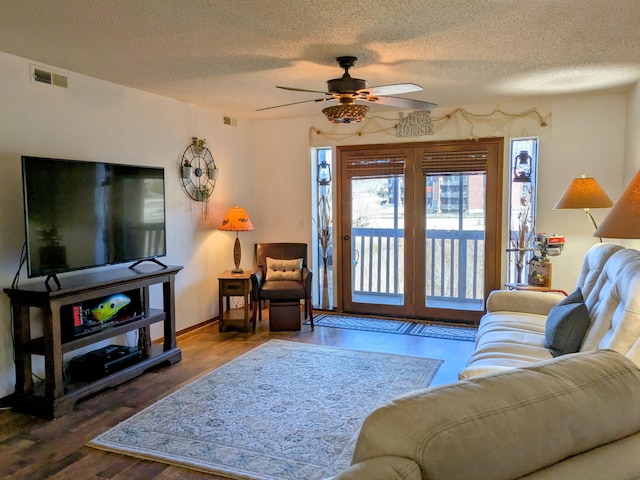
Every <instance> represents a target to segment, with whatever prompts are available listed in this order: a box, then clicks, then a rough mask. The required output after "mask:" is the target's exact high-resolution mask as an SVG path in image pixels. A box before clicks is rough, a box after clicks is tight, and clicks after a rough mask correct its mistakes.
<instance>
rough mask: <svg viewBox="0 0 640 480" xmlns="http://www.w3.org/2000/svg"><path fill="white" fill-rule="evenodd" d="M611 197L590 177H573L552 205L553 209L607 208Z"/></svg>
mask: <svg viewBox="0 0 640 480" xmlns="http://www.w3.org/2000/svg"><path fill="white" fill-rule="evenodd" d="M612 205H613V202H612V201H611V199H610V198H609V197H608V196H607V194H606V193H604V190H602V188H601V187H600V185H599V184H598V182H596V180H595V179H594V178H592V177H580V178H574V179H573V181H572V182H571V183H570V184H569V186H568V187H567V189H566V190H565V192H564V193H563V194H562V196H561V197H560V200H558V201H557V202H556V204H555V206H554V207H553V209H554V210H561V209H572V208H609V207H610V206H612Z"/></svg>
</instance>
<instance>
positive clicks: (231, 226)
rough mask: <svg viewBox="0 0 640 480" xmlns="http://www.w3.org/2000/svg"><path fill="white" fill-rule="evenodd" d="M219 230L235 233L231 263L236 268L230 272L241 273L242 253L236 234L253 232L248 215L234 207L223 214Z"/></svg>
mask: <svg viewBox="0 0 640 480" xmlns="http://www.w3.org/2000/svg"><path fill="white" fill-rule="evenodd" d="M220 230H224V231H227V232H236V241H235V243H234V244H233V262H234V263H235V265H236V268H234V269H233V270H231V273H243V272H244V271H243V270H242V269H241V268H240V259H241V257H242V251H241V248H240V239H239V238H238V232H248V231H251V230H253V224H252V223H251V219H250V218H249V214H248V213H247V211H246V210H245V209H244V208H242V207H239V206H238V205H234V206H233V207H231V208H229V210H227V213H225V215H224V218H223V219H222V224H220Z"/></svg>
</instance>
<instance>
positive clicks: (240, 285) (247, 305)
mask: <svg viewBox="0 0 640 480" xmlns="http://www.w3.org/2000/svg"><path fill="white" fill-rule="evenodd" d="M253 274H254V272H252V271H250V272H247V271H245V272H242V273H232V271H231V270H227V271H225V272H224V273H223V274H221V275H220V276H219V277H218V282H219V287H220V291H219V295H218V306H219V312H220V313H219V315H220V317H219V318H220V322H219V324H218V325H219V327H220V332H224V331H225V328H226V327H227V326H229V325H231V324H234V325H237V324H238V323H240V324H241V325H242V329H243V330H244V331H245V332H248V331H249V323H251V324H252V327H253V331H254V332H255V331H256V313H257V310H256V306H255V305H254V303H255V302H253V299H252V298H251V289H252V288H253V285H252V282H251V277H252V276H253ZM224 297H226V300H227V301H226V302H224V301H223V299H224ZM231 297H244V307H243V308H242V309H239V308H233V309H232V308H231V300H230V298H231ZM225 305H226V311H225V309H224V307H225Z"/></svg>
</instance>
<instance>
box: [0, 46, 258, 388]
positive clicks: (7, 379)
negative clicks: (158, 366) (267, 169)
mask: <svg viewBox="0 0 640 480" xmlns="http://www.w3.org/2000/svg"><path fill="white" fill-rule="evenodd" d="M0 71H2V75H1V76H0V111H1V112H2V113H1V115H0V199H1V200H0V205H1V208H0V229H1V231H2V241H1V243H0V285H1V286H2V287H3V288H4V287H9V286H10V285H11V282H12V280H13V276H14V274H15V272H16V270H17V268H18V261H19V256H20V250H21V248H22V244H23V242H24V222H23V213H22V212H23V207H22V183H21V167H20V156H21V155H35V156H49V157H57V158H69V159H86V160H93V161H106V162H119V163H130V164H140V165H153V166H162V167H164V168H165V181H166V185H165V188H166V213H167V225H168V231H167V252H168V254H167V256H166V257H165V258H163V259H162V261H163V262H165V263H168V264H171V265H183V266H184V270H183V271H182V272H180V274H179V275H178V277H177V279H176V300H177V302H176V308H177V311H176V323H177V328H178V330H182V329H185V328H187V327H189V326H191V325H194V324H198V323H201V322H203V321H205V320H207V319H209V318H212V317H215V316H216V315H217V313H218V312H217V310H218V286H217V284H218V282H217V275H218V274H220V273H221V272H222V271H224V270H226V269H229V268H231V267H233V253H232V252H233V241H234V234H232V233H231V232H221V231H218V230H217V227H218V225H219V224H220V221H221V219H222V216H223V215H224V212H225V211H226V209H227V208H228V207H229V206H231V205H232V204H234V203H240V204H242V205H243V206H245V207H246V208H247V210H248V211H249V213H250V214H251V215H252V212H253V211H254V210H255V207H256V206H257V204H258V196H257V192H256V191H255V189H254V188H252V187H251V185H252V182H251V176H252V173H251V172H252V171H253V159H254V152H253V149H252V143H251V141H250V139H251V138H252V129H253V125H252V123H250V122H244V121H243V120H241V119H238V121H237V126H236V127H230V126H225V125H224V124H223V121H222V114H221V113H220V112H217V111H213V110H208V109H204V108H200V107H196V106H193V105H188V104H185V103H181V102H177V101H175V100H172V99H168V98H164V97H160V96H157V95H151V94H148V93H145V92H141V91H137V90H134V89H130V88H124V87H121V86H118V85H114V84H111V83H108V82H103V81H99V80H96V79H93V78H89V77H86V76H83V75H78V74H75V73H72V72H68V75H69V88H68V89H66V90H65V89H62V88H59V87H52V86H45V85H41V84H35V83H33V82H32V81H31V80H30V75H29V72H30V67H29V61H28V60H26V59H23V58H18V57H15V56H11V55H6V54H1V53H0ZM192 136H196V137H199V138H206V139H207V141H208V145H209V148H210V149H211V151H212V154H213V156H214V158H215V161H216V163H217V165H218V166H219V168H220V177H219V180H218V182H217V185H216V188H215V191H214V193H213V195H212V197H211V200H210V204H209V207H210V208H209V210H210V213H209V215H208V217H207V219H206V220H205V219H204V218H203V217H202V214H201V205H202V204H200V203H196V202H194V201H192V200H191V199H190V198H189V197H187V196H186V194H185V193H184V191H183V190H182V186H181V185H182V184H181V181H180V179H179V177H178V165H179V159H180V157H181V155H182V152H183V151H184V149H185V148H186V146H187V145H188V144H189V143H190V141H191V137H192ZM254 220H255V222H256V223H257V224H258V225H260V224H261V223H262V222H261V221H260V219H259V218H255V219H254ZM252 233H253V232H249V233H248V234H247V235H246V236H242V238H241V240H242V242H243V246H245V245H247V246H248V245H249V242H250V241H251V234H252ZM241 235H244V234H241ZM249 253H250V250H249V248H247V250H246V251H245V255H244V256H243V262H242V263H243V265H245V266H250V265H252V260H251V256H250V255H249ZM60 278H61V279H64V278H65V276H64V275H63V276H61V277H60ZM28 281H29V280H28V279H27V278H26V270H25V269H23V271H22V276H21V285H24V284H25V283H27V282H28ZM37 281H38V282H42V281H43V280H42V279H37ZM63 283H64V282H63ZM154 290H155V287H154ZM156 292H157V293H156ZM153 294H154V295H155V297H154V298H152V306H155V307H161V305H160V304H159V298H160V297H159V289H158V290H157V291H154V292H153ZM156 297H157V298H156ZM154 302H156V303H154ZM9 311H10V309H9V301H8V297H7V296H6V295H4V294H1V295H0V397H2V396H5V395H7V394H9V393H11V392H13V390H14V381H15V375H14V365H13V347H12V340H11V322H10V318H9ZM154 327H159V326H154ZM36 328H37V326H36ZM153 333H154V335H155V336H156V337H158V336H161V335H162V333H161V331H160V329H159V328H154V331H153Z"/></svg>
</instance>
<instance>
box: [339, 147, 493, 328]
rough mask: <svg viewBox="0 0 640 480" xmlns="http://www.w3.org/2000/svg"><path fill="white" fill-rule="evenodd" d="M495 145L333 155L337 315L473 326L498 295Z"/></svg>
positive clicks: (371, 149) (347, 150)
mask: <svg viewBox="0 0 640 480" xmlns="http://www.w3.org/2000/svg"><path fill="white" fill-rule="evenodd" d="M501 145H502V141H501V139H491V140H487V141H481V142H480V144H479V143H478V142H448V143H433V144H430V143H429V144H411V145H399V146H398V147H394V148H392V147H389V146H384V147H381V148H376V147H375V146H371V147H364V148H363V147H360V148H357V149H356V148H355V147H345V148H341V149H339V155H338V158H339V167H340V172H341V175H340V185H339V192H340V193H339V195H340V212H339V218H340V222H339V223H340V231H339V234H340V238H341V240H340V245H339V247H340V250H341V251H340V258H341V259H342V261H341V262H340V272H339V275H338V278H339V279H341V281H339V285H338V287H339V294H340V295H341V297H340V299H339V308H341V309H342V311H345V312H350V313H367V314H380V315H392V316H406V317H419V318H432V319H440V320H460V321H475V320H477V319H479V317H480V315H481V313H482V312H483V311H484V299H485V297H486V293H487V292H488V291H489V290H490V289H493V288H497V287H498V286H499V284H498V281H499V278H500V275H499V273H500V272H499V262H498V260H497V259H498V258H499V255H498V248H499V243H500V242H499V239H500V234H499V223H500V222H499V218H500V204H501V195H500V188H498V185H499V182H500V177H501V169H500V160H501V152H502V148H501Z"/></svg>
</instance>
